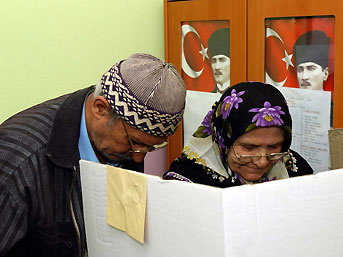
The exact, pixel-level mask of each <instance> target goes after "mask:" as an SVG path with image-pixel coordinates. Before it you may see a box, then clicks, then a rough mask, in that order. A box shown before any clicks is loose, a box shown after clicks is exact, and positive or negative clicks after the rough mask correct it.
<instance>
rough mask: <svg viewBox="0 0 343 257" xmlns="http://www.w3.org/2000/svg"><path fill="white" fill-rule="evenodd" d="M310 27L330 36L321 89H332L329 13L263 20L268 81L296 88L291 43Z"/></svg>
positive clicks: (332, 74) (332, 67)
mask: <svg viewBox="0 0 343 257" xmlns="http://www.w3.org/2000/svg"><path fill="white" fill-rule="evenodd" d="M310 30H321V31H324V32H325V34H326V35H327V36H328V37H330V39H331V41H330V50H329V77H328V79H327V80H326V82H324V90H326V91H332V92H333V89H334V85H333V84H334V83H333V82H334V46H335V34H334V32H335V19H334V18H333V17H331V16H330V17H315V18H312V17H311V18H277V19H274V18H272V19H267V21H266V57H265V58H266V59H265V65H266V66H265V76H266V77H265V80H266V82H268V83H270V84H274V85H276V86H284V87H295V88H298V87H299V86H298V81H297V69H296V67H295V61H294V55H293V45H294V43H295V41H296V40H297V38H298V37H299V36H300V35H302V34H304V33H305V32H307V31H310Z"/></svg>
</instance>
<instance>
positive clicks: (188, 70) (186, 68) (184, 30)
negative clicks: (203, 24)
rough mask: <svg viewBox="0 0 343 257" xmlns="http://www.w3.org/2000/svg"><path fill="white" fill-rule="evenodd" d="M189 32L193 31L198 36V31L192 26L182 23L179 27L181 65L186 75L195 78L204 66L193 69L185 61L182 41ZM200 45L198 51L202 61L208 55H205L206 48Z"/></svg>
mask: <svg viewBox="0 0 343 257" xmlns="http://www.w3.org/2000/svg"><path fill="white" fill-rule="evenodd" d="M189 32H192V33H194V34H195V35H197V36H198V38H200V36H199V34H198V32H197V31H196V30H195V29H194V28H193V27H192V26H190V25H188V24H185V25H182V27H181V67H182V70H183V71H184V72H185V73H186V74H187V75H188V76H190V77H191V78H194V79H195V78H197V77H199V76H200V75H201V73H202V72H203V70H204V67H202V69H201V70H199V71H195V70H193V69H192V68H191V67H190V66H189V65H188V63H187V60H186V57H185V54H184V49H183V43H184V40H185V36H186V35H187V33H189ZM200 46H201V50H200V51H199V53H200V54H201V55H202V60H203V61H204V60H205V58H207V59H209V57H208V55H207V48H204V46H203V44H200Z"/></svg>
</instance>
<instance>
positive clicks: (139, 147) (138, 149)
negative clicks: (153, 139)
mask: <svg viewBox="0 0 343 257" xmlns="http://www.w3.org/2000/svg"><path fill="white" fill-rule="evenodd" d="M121 121H122V123H123V126H124V129H125V133H126V135H127V138H128V139H129V142H130V145H131V150H130V151H129V152H130V153H147V152H153V151H156V150H159V149H162V148H163V147H166V146H167V145H168V141H164V142H163V143H162V144H159V145H144V144H136V146H134V145H133V143H132V139H131V137H130V134H129V132H128V131H127V128H126V125H125V122H124V121H123V120H122V119H121Z"/></svg>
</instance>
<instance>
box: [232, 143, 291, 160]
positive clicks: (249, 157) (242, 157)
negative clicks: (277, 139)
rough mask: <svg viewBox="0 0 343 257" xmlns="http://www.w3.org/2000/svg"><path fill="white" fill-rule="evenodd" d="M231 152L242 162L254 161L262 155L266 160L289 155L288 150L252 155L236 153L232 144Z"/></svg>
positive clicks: (278, 158)
mask: <svg viewBox="0 0 343 257" xmlns="http://www.w3.org/2000/svg"><path fill="white" fill-rule="evenodd" d="M232 149H233V152H234V153H235V156H236V158H237V159H238V160H239V161H241V162H244V163H250V162H256V161H258V160H259V159H260V158H262V157H266V158H267V160H268V161H278V160H280V159H281V158H283V157H285V156H287V155H289V152H282V153H271V154H265V155H262V154H254V155H244V154H242V155H238V154H237V152H236V149H235V147H234V146H233V145H232Z"/></svg>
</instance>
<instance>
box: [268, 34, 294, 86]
mask: <svg viewBox="0 0 343 257" xmlns="http://www.w3.org/2000/svg"><path fill="white" fill-rule="evenodd" d="M268 37H276V38H278V39H279V40H280V41H281V42H282V44H284V42H283V40H282V38H281V37H280V36H279V34H278V33H277V32H276V31H275V30H273V29H271V28H267V29H266V38H268ZM292 57H293V54H288V53H287V51H286V50H285V57H284V58H282V59H281V60H282V61H284V62H285V64H286V69H287V70H288V67H289V66H292V67H294V64H293V63H292ZM286 81H287V77H286V78H285V79H284V80H283V81H280V82H278V81H274V80H273V79H272V78H271V77H270V76H269V74H268V73H267V71H266V82H267V83H269V84H272V85H274V86H277V87H282V86H283V85H284V84H285V83H286Z"/></svg>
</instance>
